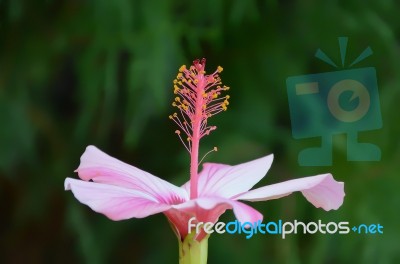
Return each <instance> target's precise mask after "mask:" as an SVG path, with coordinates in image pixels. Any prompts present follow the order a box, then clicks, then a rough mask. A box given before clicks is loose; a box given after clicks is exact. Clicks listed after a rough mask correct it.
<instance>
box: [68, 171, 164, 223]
mask: <svg viewBox="0 0 400 264" xmlns="http://www.w3.org/2000/svg"><path fill="white" fill-rule="evenodd" d="M65 190H71V191H72V192H73V194H74V196H75V197H76V199H78V200H79V201H80V202H81V203H83V204H86V205H88V206H89V207H90V208H92V209H93V210H94V211H96V212H98V213H102V214H104V215H106V216H107V217H108V218H110V219H112V220H124V219H129V218H132V217H135V218H143V217H147V216H149V215H152V214H156V213H160V212H163V211H166V210H168V209H170V208H171V206H170V205H168V204H165V203H160V202H159V201H157V199H155V198H154V197H152V196H151V195H149V194H146V193H145V192H142V191H138V190H132V189H128V188H123V187H119V186H114V185H109V184H103V183H95V182H86V181H81V180H75V179H71V178H67V179H65Z"/></svg>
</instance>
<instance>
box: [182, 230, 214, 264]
mask: <svg viewBox="0 0 400 264" xmlns="http://www.w3.org/2000/svg"><path fill="white" fill-rule="evenodd" d="M207 254H208V236H206V237H204V238H203V239H202V240H201V241H200V242H199V241H197V240H196V239H195V232H192V233H189V234H188V235H187V236H186V238H185V239H184V240H183V241H181V240H179V264H207Z"/></svg>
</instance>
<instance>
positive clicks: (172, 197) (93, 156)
mask: <svg viewBox="0 0 400 264" xmlns="http://www.w3.org/2000/svg"><path fill="white" fill-rule="evenodd" d="M76 171H77V172H78V174H79V177H80V178H81V179H82V180H85V181H89V180H93V181H94V182H97V183H105V184H109V185H115V186H120V187H124V188H129V189H132V190H137V191H140V192H142V193H146V194H148V195H149V196H151V197H153V198H155V199H156V200H157V201H159V202H163V203H166V204H175V203H181V202H183V201H186V200H188V194H187V193H186V192H185V190H183V189H182V188H179V187H177V186H175V185H172V184H170V183H169V182H167V181H164V180H162V179H160V178H158V177H155V176H153V175H151V174H150V173H147V172H145V171H143V170H140V169H138V168H136V167H134V166H131V165H129V164H126V163H124V162H122V161H120V160H118V159H115V158H113V157H111V156H109V155H107V154H106V153H104V152H102V151H101V150H99V149H98V148H96V147H95V146H88V147H87V148H86V151H85V152H84V153H83V155H82V157H81V163H80V165H79V167H78V169H77V170H76Z"/></svg>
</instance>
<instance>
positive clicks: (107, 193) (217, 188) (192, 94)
mask: <svg viewBox="0 0 400 264" xmlns="http://www.w3.org/2000/svg"><path fill="white" fill-rule="evenodd" d="M204 69H205V59H203V60H202V61H201V62H200V61H199V60H196V61H194V63H193V65H192V66H191V67H190V68H189V69H187V68H186V67H185V66H182V67H181V68H180V69H179V73H178V76H177V79H175V80H174V93H175V94H176V95H177V97H176V98H175V101H174V103H173V106H175V107H177V108H178V110H179V111H178V113H174V114H173V115H171V116H170V119H172V120H173V121H174V122H175V123H176V124H177V125H178V126H179V130H177V131H176V134H177V135H178V136H179V138H180V140H181V141H182V143H183V144H184V146H185V148H186V150H187V151H188V152H189V154H190V158H191V162H190V180H189V181H188V182H187V183H186V184H184V185H183V186H181V187H178V186H175V185H173V184H171V183H169V182H167V181H165V180H163V179H161V178H158V177H156V176H153V175H151V174H150V173H148V172H145V171H143V170H140V169H138V168H136V167H134V166H131V165H128V164H126V163H124V162H122V161H119V160H117V159H115V158H113V157H111V156H109V155H107V154H106V153H104V152H102V151H100V150H99V149H97V148H96V147H94V146H88V147H87V149H86V151H85V152H84V154H83V155H82V157H81V163H80V165H79V167H78V169H77V170H76V172H78V175H79V177H80V178H81V180H76V179H72V178H67V179H66V180H65V189H66V190H71V191H72V192H73V194H74V196H75V197H76V198H77V199H78V200H79V201H80V202H81V203H83V204H86V205H88V206H89V207H90V208H92V209H93V210H94V211H96V212H99V213H102V214H104V215H106V216H107V217H109V218H110V219H112V220H124V219H130V218H144V217H147V216H149V215H153V214H157V213H164V214H165V215H166V217H167V218H168V220H169V221H170V223H171V225H172V227H173V229H174V231H175V233H176V234H177V236H178V238H179V240H180V243H181V242H183V241H185V239H186V238H187V237H189V233H190V231H191V230H188V221H189V219H191V218H192V217H195V218H196V221H197V222H213V223H215V222H216V221H217V220H218V218H219V217H220V216H221V214H223V213H224V212H225V211H226V210H227V209H232V210H233V212H234V214H235V216H236V218H237V219H238V220H239V221H240V222H242V223H243V222H257V221H262V218H263V216H262V214H261V213H260V212H258V211H257V210H255V209H254V208H252V207H250V206H249V205H247V204H245V203H243V202H241V201H266V200H271V199H277V198H281V197H284V196H287V195H289V194H291V193H292V192H296V191H300V192H301V193H302V194H303V195H304V197H305V198H306V199H307V200H308V201H309V202H310V203H312V204H313V205H314V206H316V207H321V208H323V209H324V210H332V209H338V208H339V207H340V206H341V205H342V203H343V198H344V195H345V194H344V184H343V183H342V182H337V181H335V180H334V179H333V177H332V175H331V174H321V175H317V176H312V177H306V178H301V179H294V180H290V181H286V182H282V183H277V184H273V185H268V186H264V187H260V188H257V189H253V190H251V188H252V187H253V186H254V185H255V184H256V183H258V182H259V181H260V180H261V179H262V178H263V177H264V176H265V174H266V173H267V171H268V170H269V168H270V167H271V164H272V160H273V155H269V156H265V157H262V158H259V159H256V160H253V161H250V162H246V163H242V164H239V165H235V166H230V165H225V164H217V163H205V164H204V165H203V170H202V171H201V172H200V173H198V166H199V161H198V152H199V142H200V139H201V138H202V137H204V136H206V135H208V134H209V133H210V132H212V131H214V130H215V129H216V127H215V126H209V125H208V124H207V120H208V118H209V117H211V116H213V115H215V114H217V113H219V112H221V111H224V110H226V109H227V106H228V105H229V102H228V99H229V96H228V95H225V96H222V95H221V93H222V92H224V91H227V90H229V87H227V86H220V85H221V79H220V77H219V73H220V72H221V71H222V68H221V67H218V69H217V70H216V71H215V72H214V73H212V74H210V75H205V70H204ZM183 134H186V137H187V138H186V140H184V139H183V138H182V135H183ZM212 151H216V148H215V149H214V150H212ZM207 237H208V236H207V234H206V233H205V232H204V230H202V231H201V232H200V233H198V234H195V235H192V236H190V243H201V242H202V241H203V240H205V241H206V240H207V239H206V238H207ZM183 247H184V246H182V245H181V244H180V248H181V252H180V253H181V263H194V262H190V260H188V261H187V262H185V260H184V258H185V256H183V255H185V254H186V253H187V252H186V253H185V252H184V250H183V249H182V248H183ZM194 248H195V247H194V246H193V244H191V245H189V246H188V247H187V248H186V250H194ZM202 250H204V249H202ZM205 250H206V249H205ZM182 254H183V255H182ZM189 254H192V253H189ZM196 254H197V253H196ZM196 254H195V257H193V256H191V258H201V259H202V260H201V261H199V262H196V263H205V262H204V259H206V255H205V257H204V255H202V254H203V253H199V254H197V255H196ZM199 256H201V257H199Z"/></svg>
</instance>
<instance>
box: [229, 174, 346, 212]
mask: <svg viewBox="0 0 400 264" xmlns="http://www.w3.org/2000/svg"><path fill="white" fill-rule="evenodd" d="M296 191H301V192H302V194H303V195H304V196H305V197H306V199H307V200H308V201H309V202H310V203H312V204H313V205H314V206H315V207H322V208H323V209H324V210H326V211H329V210H332V209H334V210H336V209H338V208H339V207H340V206H341V205H342V203H343V198H344V196H345V193H344V183H343V182H337V181H335V179H334V178H333V177H332V175H331V174H321V175H317V176H312V177H305V178H301V179H295V180H290V181H286V182H281V183H277V184H272V185H268V186H264V187H261V188H258V189H255V190H251V191H249V192H245V193H243V194H240V195H238V196H236V197H235V199H237V200H247V201H267V200H272V199H277V198H281V197H284V196H287V195H289V194H291V193H292V192H296Z"/></svg>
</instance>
